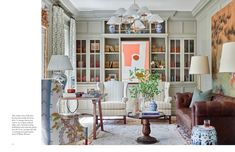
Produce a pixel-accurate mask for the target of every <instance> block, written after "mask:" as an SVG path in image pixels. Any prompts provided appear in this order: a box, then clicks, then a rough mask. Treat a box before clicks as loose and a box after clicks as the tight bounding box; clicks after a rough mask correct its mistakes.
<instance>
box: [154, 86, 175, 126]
mask: <svg viewBox="0 0 235 152" xmlns="http://www.w3.org/2000/svg"><path fill="white" fill-rule="evenodd" d="M169 88H170V82H160V83H159V89H160V91H161V92H160V94H158V95H157V96H156V98H155V99H156V101H157V106H158V111H160V112H163V113H164V114H165V115H166V116H167V117H168V118H169V122H170V123H171V101H172V97H170V96H169Z"/></svg>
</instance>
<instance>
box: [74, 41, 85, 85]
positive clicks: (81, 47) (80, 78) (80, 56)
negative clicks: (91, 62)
mask: <svg viewBox="0 0 235 152" xmlns="http://www.w3.org/2000/svg"><path fill="white" fill-rule="evenodd" d="M86 52H87V48H86V40H77V41H76V68H77V69H76V70H77V82H86V81H87V80H86Z"/></svg>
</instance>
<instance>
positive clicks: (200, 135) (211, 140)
mask: <svg viewBox="0 0 235 152" xmlns="http://www.w3.org/2000/svg"><path fill="white" fill-rule="evenodd" d="M191 144H192V145H216V144H217V136H216V130H215V128H214V127H213V126H209V127H205V126H204V125H198V126H194V127H193V129H192V136H191Z"/></svg>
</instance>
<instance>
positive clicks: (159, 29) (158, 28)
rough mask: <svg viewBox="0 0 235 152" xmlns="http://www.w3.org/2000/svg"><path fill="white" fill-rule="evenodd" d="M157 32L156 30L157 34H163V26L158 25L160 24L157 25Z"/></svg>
mask: <svg viewBox="0 0 235 152" xmlns="http://www.w3.org/2000/svg"><path fill="white" fill-rule="evenodd" d="M155 30H156V32H157V33H161V32H162V25H161V24H159V23H158V24H157V25H156V28H155Z"/></svg>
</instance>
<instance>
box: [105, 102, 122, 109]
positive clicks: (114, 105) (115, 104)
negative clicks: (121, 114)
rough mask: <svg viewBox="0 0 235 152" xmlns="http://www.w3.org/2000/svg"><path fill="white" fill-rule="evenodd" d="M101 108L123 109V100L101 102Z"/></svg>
mask: <svg viewBox="0 0 235 152" xmlns="http://www.w3.org/2000/svg"><path fill="white" fill-rule="evenodd" d="M101 106H102V109H103V110H104V109H109V110H118V109H125V108H126V104H125V103H123V102H120V101H119V102H117V101H106V102H102V103H101Z"/></svg>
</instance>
